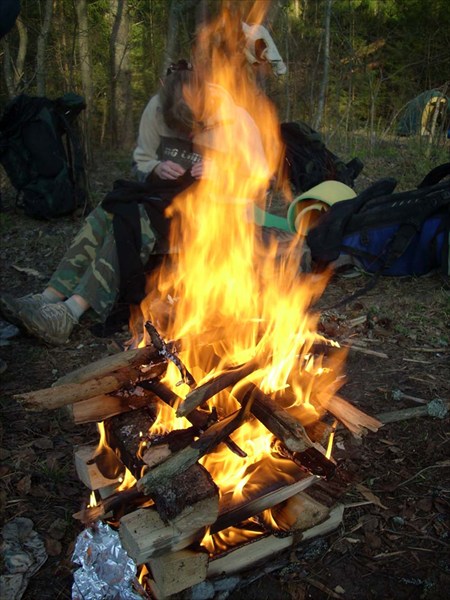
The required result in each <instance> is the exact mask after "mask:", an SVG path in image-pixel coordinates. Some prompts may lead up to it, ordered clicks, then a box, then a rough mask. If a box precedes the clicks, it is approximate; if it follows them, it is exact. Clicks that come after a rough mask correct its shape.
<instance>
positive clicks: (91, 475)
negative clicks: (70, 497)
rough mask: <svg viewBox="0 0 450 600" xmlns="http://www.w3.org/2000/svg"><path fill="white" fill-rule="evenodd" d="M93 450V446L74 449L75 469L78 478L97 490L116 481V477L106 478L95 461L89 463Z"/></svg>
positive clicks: (93, 453) (94, 449)
mask: <svg viewBox="0 0 450 600" xmlns="http://www.w3.org/2000/svg"><path fill="white" fill-rule="evenodd" d="M95 451H96V447H95V446H78V447H76V448H75V449H74V463H75V471H76V472H77V475H78V479H79V480H80V481H81V482H82V483H84V485H85V486H86V487H87V488H88V489H90V490H99V489H101V488H105V487H107V486H110V485H111V484H115V483H118V482H119V478H118V477H115V478H114V479H108V478H107V477H105V476H104V475H103V474H102V473H101V471H100V470H99V468H98V467H97V465H96V464H95V462H94V463H92V462H91V463H90V461H92V459H93V458H94V456H95ZM89 463H90V464H89Z"/></svg>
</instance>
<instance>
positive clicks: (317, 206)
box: [254, 181, 356, 235]
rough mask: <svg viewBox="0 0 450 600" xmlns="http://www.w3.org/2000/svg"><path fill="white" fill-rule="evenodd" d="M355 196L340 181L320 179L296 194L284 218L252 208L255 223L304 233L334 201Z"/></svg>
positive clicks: (352, 191)
mask: <svg viewBox="0 0 450 600" xmlns="http://www.w3.org/2000/svg"><path fill="white" fill-rule="evenodd" d="M355 196H356V193H355V191H354V190H353V189H352V188H351V187H349V186H348V185H345V184H344V183H341V182H340V181H322V183H319V184H318V185H316V186H314V187H312V188H311V189H310V190H308V191H307V192H303V194H300V196H297V198H295V199H294V200H293V201H292V202H291V203H290V205H289V208H288V211H287V215H286V218H284V217H279V216H277V215H272V214H270V213H268V212H267V211H265V210H262V209H261V208H259V207H258V206H255V208H254V219H255V223H256V224H257V225H263V226H265V227H274V228H276V229H282V230H283V231H289V232H290V233H296V232H300V233H301V234H302V235H305V234H306V231H307V229H308V228H309V227H310V226H311V224H312V222H313V220H316V219H317V217H319V216H320V213H321V212H323V211H325V210H327V209H328V208H329V207H330V206H332V205H333V204H336V202H341V200H348V199H349V198H354V197H355Z"/></svg>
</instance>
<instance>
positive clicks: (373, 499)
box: [356, 483, 387, 510]
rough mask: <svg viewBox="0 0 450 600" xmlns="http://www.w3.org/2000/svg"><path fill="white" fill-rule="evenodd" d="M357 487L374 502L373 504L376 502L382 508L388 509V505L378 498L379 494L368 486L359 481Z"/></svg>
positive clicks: (366, 497) (365, 496) (362, 494)
mask: <svg viewBox="0 0 450 600" xmlns="http://www.w3.org/2000/svg"><path fill="white" fill-rule="evenodd" d="M356 489H357V490H358V492H359V493H360V494H361V496H363V497H364V498H365V499H366V500H368V501H369V502H372V504H375V505H376V506H379V507H380V508H384V509H385V510H387V506H384V504H382V503H381V500H380V499H379V498H378V496H375V494H374V493H373V492H371V491H370V490H369V489H368V488H366V487H365V486H363V485H361V484H360V483H358V484H357V485H356Z"/></svg>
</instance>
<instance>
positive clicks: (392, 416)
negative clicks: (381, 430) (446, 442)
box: [377, 401, 450, 424]
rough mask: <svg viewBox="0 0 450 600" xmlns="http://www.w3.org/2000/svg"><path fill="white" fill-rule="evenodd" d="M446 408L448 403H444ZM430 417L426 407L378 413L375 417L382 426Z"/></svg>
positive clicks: (448, 406)
mask: <svg viewBox="0 0 450 600" xmlns="http://www.w3.org/2000/svg"><path fill="white" fill-rule="evenodd" d="M443 404H445V405H446V406H447V408H450V401H448V402H444V403H443ZM427 416H431V415H430V414H429V412H428V405H427V406H415V407H414V408H403V409H401V410H394V411H392V412H386V413H380V414H379V415H377V419H379V420H380V421H381V422H382V423H383V424H386V423H396V422H398V421H406V420H407V419H415V418H416V417H427Z"/></svg>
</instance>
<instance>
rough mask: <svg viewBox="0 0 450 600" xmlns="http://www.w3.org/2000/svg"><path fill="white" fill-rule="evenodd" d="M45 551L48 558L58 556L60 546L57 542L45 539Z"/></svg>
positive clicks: (60, 549)
mask: <svg viewBox="0 0 450 600" xmlns="http://www.w3.org/2000/svg"><path fill="white" fill-rule="evenodd" d="M45 549H46V550H47V554H48V555H49V556H59V555H60V554H61V551H62V545H61V542H59V541H58V540H55V539H53V538H45Z"/></svg>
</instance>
